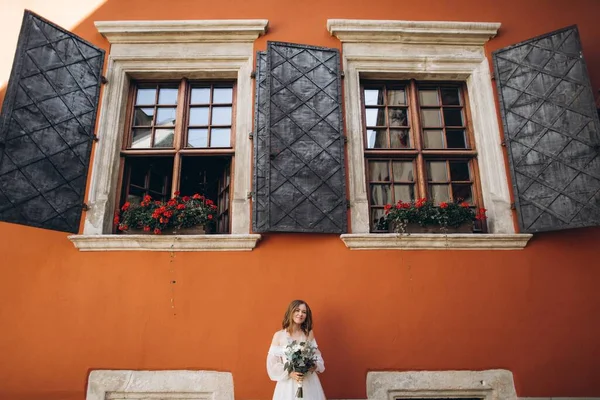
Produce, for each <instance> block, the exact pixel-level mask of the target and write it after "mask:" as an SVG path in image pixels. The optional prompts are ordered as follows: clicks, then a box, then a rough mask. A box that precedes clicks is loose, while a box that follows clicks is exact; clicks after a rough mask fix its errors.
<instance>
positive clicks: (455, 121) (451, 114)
mask: <svg viewBox="0 0 600 400" xmlns="http://www.w3.org/2000/svg"><path fill="white" fill-rule="evenodd" d="M444 124H445V125H446V126H462V125H463V119H462V111H461V110H457V109H454V108H445V109H444Z"/></svg>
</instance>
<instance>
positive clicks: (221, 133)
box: [210, 128, 231, 147]
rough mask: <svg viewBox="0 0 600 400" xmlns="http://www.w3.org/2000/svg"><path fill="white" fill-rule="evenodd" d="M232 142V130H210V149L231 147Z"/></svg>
mask: <svg viewBox="0 0 600 400" xmlns="http://www.w3.org/2000/svg"><path fill="white" fill-rule="evenodd" d="M230 142H231V129H228V128H227V129H223V128H212V129H211V130H210V147H229V146H230V145H231V143H230Z"/></svg>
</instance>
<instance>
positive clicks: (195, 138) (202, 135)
mask: <svg viewBox="0 0 600 400" xmlns="http://www.w3.org/2000/svg"><path fill="white" fill-rule="evenodd" d="M187 145H188V147H208V129H190V130H188V144H187Z"/></svg>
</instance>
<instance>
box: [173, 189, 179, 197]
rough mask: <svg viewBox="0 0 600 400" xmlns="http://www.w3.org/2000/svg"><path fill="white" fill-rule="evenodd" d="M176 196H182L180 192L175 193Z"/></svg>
mask: <svg viewBox="0 0 600 400" xmlns="http://www.w3.org/2000/svg"><path fill="white" fill-rule="evenodd" d="M173 194H174V195H175V196H179V195H180V194H181V192H180V191H179V190H178V191H176V192H175V193H173Z"/></svg>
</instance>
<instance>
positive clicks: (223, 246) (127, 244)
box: [69, 234, 261, 251]
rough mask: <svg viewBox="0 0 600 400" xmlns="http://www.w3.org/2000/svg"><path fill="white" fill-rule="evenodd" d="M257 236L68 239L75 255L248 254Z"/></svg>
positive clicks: (153, 236)
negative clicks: (184, 252)
mask: <svg viewBox="0 0 600 400" xmlns="http://www.w3.org/2000/svg"><path fill="white" fill-rule="evenodd" d="M260 238H261V236H260V235H256V234H248V235H233V234H232V235H165V236H161V235H71V236H69V240H70V241H71V242H73V244H74V245H75V247H76V248H77V249H79V251H251V250H252V249H254V248H255V247H256V245H257V243H258V241H259V240H260Z"/></svg>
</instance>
